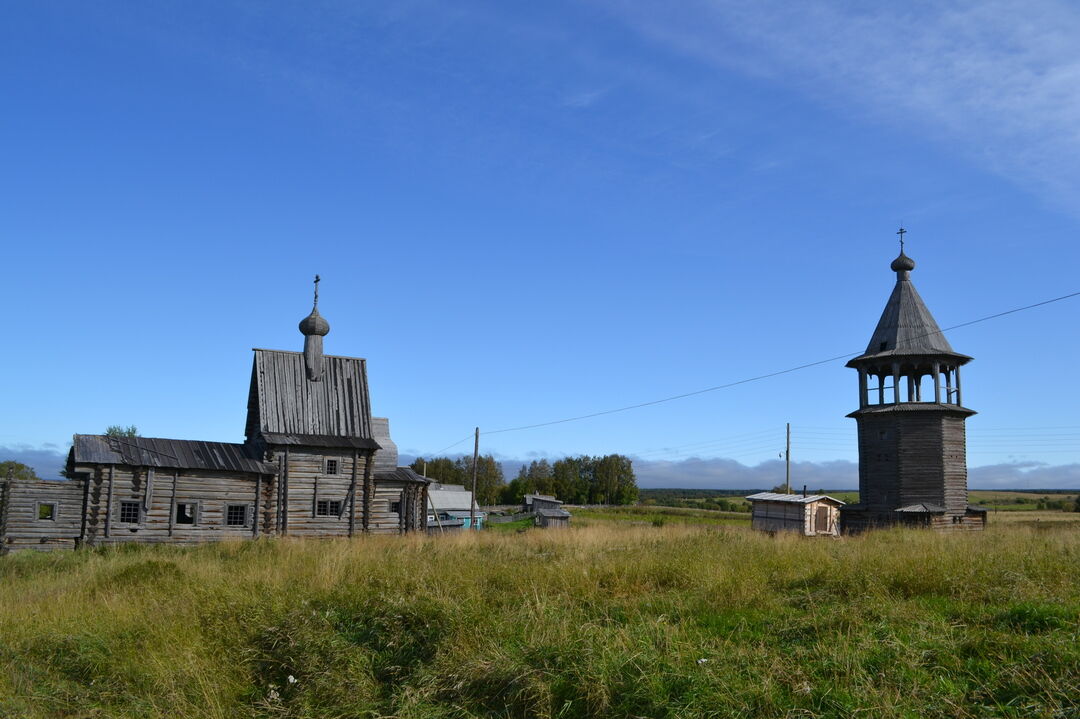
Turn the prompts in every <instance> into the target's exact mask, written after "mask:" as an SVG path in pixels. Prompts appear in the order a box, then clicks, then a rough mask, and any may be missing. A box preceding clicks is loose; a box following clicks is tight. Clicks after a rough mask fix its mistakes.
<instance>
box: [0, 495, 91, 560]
mask: <svg viewBox="0 0 1080 719" xmlns="http://www.w3.org/2000/svg"><path fill="white" fill-rule="evenodd" d="M85 487H86V483H85V480H73V479H71V480H61V481H52V480H41V479H30V480H23V479H14V478H12V479H9V480H6V481H5V482H4V483H3V487H2V493H0V495H2V500H0V501H2V503H3V506H2V507H0V533H2V534H0V536H2V537H3V544H2V547H0V548H2V550H3V551H5V552H7V551H14V550H19V549H59V548H64V549H74V548H75V546H76V545H77V544H78V541H79V536H80V533H81V531H82V518H83V511H82V509H83V494H84V490H85ZM42 504H49V505H52V507H53V512H52V519H40V518H39V514H38V508H39V506H40V505H42Z"/></svg>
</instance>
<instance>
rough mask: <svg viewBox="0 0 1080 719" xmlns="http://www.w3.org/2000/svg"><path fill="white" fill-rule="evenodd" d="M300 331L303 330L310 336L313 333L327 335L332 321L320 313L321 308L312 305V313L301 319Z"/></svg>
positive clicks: (320, 335) (306, 335) (321, 335)
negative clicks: (328, 320)
mask: <svg viewBox="0 0 1080 719" xmlns="http://www.w3.org/2000/svg"><path fill="white" fill-rule="evenodd" d="M300 332H302V333H303V335H304V336H305V337H310V336H311V335H318V336H319V337H325V336H326V335H327V334H329V333H330V323H329V322H327V321H326V320H325V319H324V318H323V316H322V315H320V314H319V309H318V308H317V307H312V308H311V314H310V315H308V316H307V317H305V318H304V319H302V320H300Z"/></svg>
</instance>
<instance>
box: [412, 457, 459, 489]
mask: <svg viewBox="0 0 1080 719" xmlns="http://www.w3.org/2000/svg"><path fill="white" fill-rule="evenodd" d="M409 468H410V469H411V470H412V471H414V472H416V473H417V474H423V475H424V476H425V477H427V478H428V479H432V480H434V481H436V482H439V483H441V484H465V469H464V466H463V465H462V463H461V460H456V461H455V460H453V459H450V458H449V457H436V458H434V459H428V460H425V459H424V458H423V457H417V459H416V461H415V462H413V463H412V464H410V465H409Z"/></svg>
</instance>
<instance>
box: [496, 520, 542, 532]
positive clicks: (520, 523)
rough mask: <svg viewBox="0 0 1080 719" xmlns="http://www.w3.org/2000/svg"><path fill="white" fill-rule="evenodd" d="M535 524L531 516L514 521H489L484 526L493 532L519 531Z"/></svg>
mask: <svg viewBox="0 0 1080 719" xmlns="http://www.w3.org/2000/svg"><path fill="white" fill-rule="evenodd" d="M534 524H535V520H533V518H532V517H525V518H524V519H519V520H517V521H514V522H491V521H489V522H488V523H487V525H486V526H485V529H489V530H491V531H493V532H521V531H524V530H526V529H531V528H532V527H533V526H534Z"/></svg>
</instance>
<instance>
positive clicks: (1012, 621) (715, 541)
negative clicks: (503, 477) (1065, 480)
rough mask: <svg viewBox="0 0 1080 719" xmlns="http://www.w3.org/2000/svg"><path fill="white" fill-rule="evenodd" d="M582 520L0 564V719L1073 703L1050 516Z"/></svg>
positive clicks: (1069, 635) (970, 713)
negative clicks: (755, 526)
mask: <svg viewBox="0 0 1080 719" xmlns="http://www.w3.org/2000/svg"><path fill="white" fill-rule="evenodd" d="M576 515H577V512H576V511H575V519H574V521H575V522H578V517H577V516H576ZM586 521H588V520H586ZM592 521H593V526H589V527H573V528H571V529H569V530H561V531H541V530H529V531H526V532H524V533H510V534H504V533H499V532H481V533H463V534H459V535H455V536H446V537H440V538H425V537H365V538H361V539H356V540H352V541H348V540H333V541H307V542H304V541H292V540H284V541H282V540H271V541H259V542H249V543H226V544H220V545H214V546H204V547H196V548H173V547H132V548H127V549H125V550H122V551H117V550H112V551H98V552H78V553H71V552H56V553H52V554H47V555H33V554H22V555H15V556H9V557H5V558H2V559H0V716H5V717H6V716H13V717H31V718H33V717H187V716H191V717H366V716H370V717H375V716H398V717H472V716H492V717H504V716H505V717H525V716H539V717H556V716H559V717H591V716H619V717H626V716H641V717H697V716H712V717H783V716H792V717H794V716H816V717H833V716H835V717H841V716H845V717H846V716H852V715H855V714H861V715H865V716H874V717H984V716H1009V717H1012V716H1015V717H1021V716H1046V717H1053V716H1062V717H1068V716H1074V715H1076V713H1077V712H1078V711H1080V703H1078V698H1080V623H1078V622H1080V531H1078V530H1077V528H1075V527H1072V526H1070V525H1066V524H1058V525H1056V526H1055V527H1029V526H1027V525H1015V524H998V525H991V528H990V529H989V530H988V531H987V532H985V533H972V534H959V535H951V536H950V535H938V534H933V533H930V532H918V531H887V532H878V533H872V534H868V535H865V536H862V537H857V538H842V539H817V540H814V539H804V538H800V537H797V536H791V535H781V536H778V537H775V538H770V537H768V536H766V535H763V534H760V533H755V532H752V531H750V530H748V529H745V528H743V527H709V526H692V525H685V524H677V523H675V522H674V521H669V522H668V523H666V524H665V525H664V526H661V527H656V526H653V525H652V524H651V523H650V524H645V525H644V526H627V525H625V524H620V523H617V522H614V521H603V520H592ZM290 676H292V677H293V679H294V680H295V681H294V682H290V681H289V677H290Z"/></svg>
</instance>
